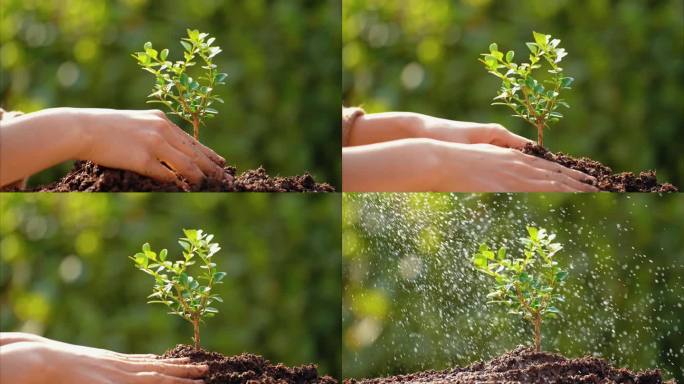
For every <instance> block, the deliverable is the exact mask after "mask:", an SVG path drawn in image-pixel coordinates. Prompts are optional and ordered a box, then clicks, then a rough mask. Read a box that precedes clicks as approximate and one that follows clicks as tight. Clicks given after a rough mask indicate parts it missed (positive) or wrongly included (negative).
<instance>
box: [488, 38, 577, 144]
mask: <svg viewBox="0 0 684 384" xmlns="http://www.w3.org/2000/svg"><path fill="white" fill-rule="evenodd" d="M532 34H533V35H534V42H528V43H526V44H527V48H528V49H529V50H530V56H529V60H530V61H529V63H521V64H517V63H515V62H513V58H514V57H515V52H514V51H508V52H506V53H505V54H504V53H503V52H501V51H499V47H498V46H497V44H496V43H492V44H490V45H489V53H483V54H482V55H481V56H483V57H482V58H480V59H479V61H481V62H482V63H483V64H484V66H485V68H486V69H487V71H489V73H491V74H492V75H494V76H496V77H498V78H499V79H501V88H500V89H499V94H498V95H496V97H494V102H493V103H492V105H505V106H507V107H509V108H511V109H512V110H513V112H515V114H514V115H513V116H515V117H519V118H521V119H523V120H525V121H527V122H528V123H530V124H532V125H533V126H534V127H535V128H537V144H539V145H540V146H543V145H544V128H549V125H550V124H551V123H557V122H558V121H559V120H560V119H561V118H562V117H563V115H562V114H561V113H560V112H558V107H559V106H563V107H566V108H570V106H569V105H568V103H566V102H565V101H564V100H563V99H560V98H559V95H560V92H561V90H563V89H570V88H571V87H570V85H571V84H572V82H573V80H574V79H573V78H572V77H567V76H564V75H563V68H561V67H559V66H558V65H559V63H560V62H561V60H563V58H564V57H565V56H566V55H567V52H566V51H565V49H563V48H560V47H559V46H558V44H560V40H558V39H554V38H553V37H551V35H545V34H542V33H537V32H532ZM542 60H543V61H545V62H546V63H547V64H548V66H549V69H548V70H547V72H548V73H549V74H550V77H549V78H547V79H545V80H542V81H540V80H537V79H535V78H534V77H533V76H532V73H533V72H535V70H536V69H539V68H541V67H542V65H541V64H542ZM544 84H547V87H545V86H544Z"/></svg>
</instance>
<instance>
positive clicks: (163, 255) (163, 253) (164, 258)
mask: <svg viewBox="0 0 684 384" xmlns="http://www.w3.org/2000/svg"><path fill="white" fill-rule="evenodd" d="M167 254H168V251H167V250H166V249H162V250H161V252H159V260H161V261H165V260H166V255H167Z"/></svg>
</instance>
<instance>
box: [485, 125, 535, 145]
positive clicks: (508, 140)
mask: <svg viewBox="0 0 684 384" xmlns="http://www.w3.org/2000/svg"><path fill="white" fill-rule="evenodd" d="M489 142H490V144H493V145H496V146H499V147H508V148H516V149H521V148H522V147H524V146H525V144H528V143H532V141H531V140H529V139H527V138H524V137H522V136H520V135H516V134H515V133H513V132H511V131H509V130H508V129H506V128H504V127H503V126H501V125H498V124H495V125H494V127H493V128H492V130H491V133H490V140H489Z"/></svg>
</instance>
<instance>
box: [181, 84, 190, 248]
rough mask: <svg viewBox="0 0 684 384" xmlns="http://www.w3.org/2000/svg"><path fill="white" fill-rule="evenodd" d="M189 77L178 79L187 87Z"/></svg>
mask: <svg viewBox="0 0 684 384" xmlns="http://www.w3.org/2000/svg"><path fill="white" fill-rule="evenodd" d="M189 79H190V78H189V77H188V75H187V74H186V73H181V75H180V79H179V80H180V83H181V85H183V86H185V87H187V86H188V81H189ZM186 236H187V235H186Z"/></svg>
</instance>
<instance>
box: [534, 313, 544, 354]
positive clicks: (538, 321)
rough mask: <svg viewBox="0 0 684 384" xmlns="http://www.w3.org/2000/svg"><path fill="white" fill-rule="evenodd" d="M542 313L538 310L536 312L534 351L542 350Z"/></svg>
mask: <svg viewBox="0 0 684 384" xmlns="http://www.w3.org/2000/svg"><path fill="white" fill-rule="evenodd" d="M541 321H542V319H541V314H540V313H539V312H536V313H535V314H534V319H533V323H534V351H535V352H541Z"/></svg>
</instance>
